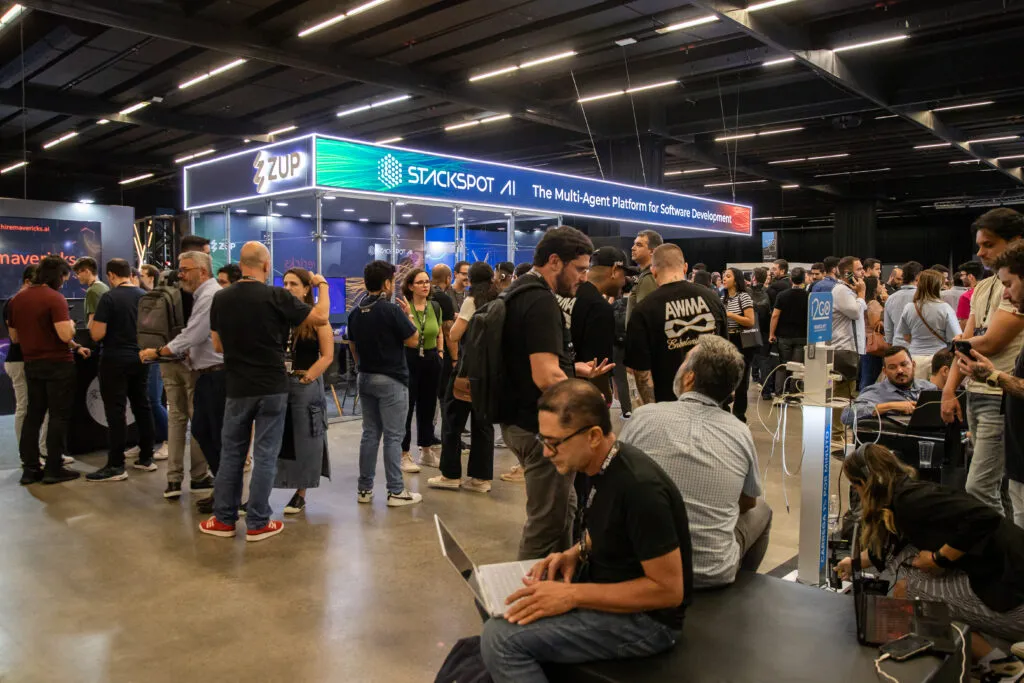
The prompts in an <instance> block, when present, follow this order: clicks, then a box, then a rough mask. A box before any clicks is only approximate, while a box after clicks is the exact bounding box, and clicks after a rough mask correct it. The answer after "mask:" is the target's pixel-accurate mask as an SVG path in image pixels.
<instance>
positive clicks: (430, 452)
mask: <svg viewBox="0 0 1024 683" xmlns="http://www.w3.org/2000/svg"><path fill="white" fill-rule="evenodd" d="M420 465H421V466H423V467H434V468H437V467H440V466H441V458H440V457H439V456H438V454H437V453H436V452H434V449H433V447H428V448H420Z"/></svg>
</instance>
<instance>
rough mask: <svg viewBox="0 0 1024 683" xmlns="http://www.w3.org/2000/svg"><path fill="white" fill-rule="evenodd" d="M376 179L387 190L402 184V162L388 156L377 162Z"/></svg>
mask: <svg viewBox="0 0 1024 683" xmlns="http://www.w3.org/2000/svg"><path fill="white" fill-rule="evenodd" d="M377 179H378V180H380V182H381V184H382V185H383V186H384V187H386V188H388V189H389V190H391V189H394V188H396V187H398V186H399V185H401V184H402V162H400V161H399V160H398V159H396V158H395V157H394V156H393V155H391V154H388V155H387V156H385V157H382V158H381V160H380V161H378V162H377Z"/></svg>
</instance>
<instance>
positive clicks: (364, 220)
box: [359, 218, 370, 223]
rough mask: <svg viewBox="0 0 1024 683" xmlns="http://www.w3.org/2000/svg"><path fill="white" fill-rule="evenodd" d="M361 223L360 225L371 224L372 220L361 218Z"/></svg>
mask: <svg viewBox="0 0 1024 683" xmlns="http://www.w3.org/2000/svg"><path fill="white" fill-rule="evenodd" d="M359 222H360V223H369V222H370V219H369V218H360V219H359Z"/></svg>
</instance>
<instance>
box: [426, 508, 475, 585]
mask: <svg viewBox="0 0 1024 683" xmlns="http://www.w3.org/2000/svg"><path fill="white" fill-rule="evenodd" d="M434 521H435V522H437V535H438V537H439V538H440V539H441V552H443V553H444V555H445V557H447V558H448V561H449V562H451V563H452V565H453V566H454V567H455V569H456V570H457V571H458V572H459V574H461V575H462V578H464V579H466V580H467V581H469V580H470V578H472V577H473V573H474V572H475V571H476V567H475V566H473V562H472V560H470V559H469V557H467V556H466V553H465V551H463V550H462V548H460V547H459V544H458V543H457V542H456V541H455V538H454V537H453V536H452V535H451V533H450V532H449V531H448V527H446V526H445V525H444V522H442V521H441V518H440V517H438V516H437V515H434Z"/></svg>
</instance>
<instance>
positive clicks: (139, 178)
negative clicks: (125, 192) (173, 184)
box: [118, 173, 154, 185]
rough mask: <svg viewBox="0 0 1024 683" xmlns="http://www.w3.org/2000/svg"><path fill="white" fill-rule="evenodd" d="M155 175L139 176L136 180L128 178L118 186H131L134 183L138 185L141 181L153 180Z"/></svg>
mask: <svg viewBox="0 0 1024 683" xmlns="http://www.w3.org/2000/svg"><path fill="white" fill-rule="evenodd" d="M153 175H154V174H152V173H143V174H142V175H137V176H135V177H134V178H126V179H124V180H122V181H121V182H119V183H118V185H131V184H132V183H137V182H139V181H140V180H148V179H149V178H152V177H153Z"/></svg>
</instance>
